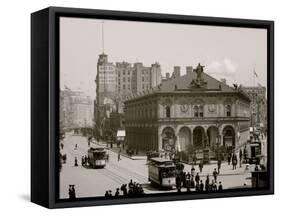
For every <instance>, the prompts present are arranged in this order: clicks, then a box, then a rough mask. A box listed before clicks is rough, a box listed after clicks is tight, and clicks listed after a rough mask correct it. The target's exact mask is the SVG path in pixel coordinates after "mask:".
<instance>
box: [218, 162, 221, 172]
mask: <svg viewBox="0 0 281 216" xmlns="http://www.w3.org/2000/svg"><path fill="white" fill-rule="evenodd" d="M220 170H221V160H220V159H219V160H218V174H220Z"/></svg>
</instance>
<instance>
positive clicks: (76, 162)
mask: <svg viewBox="0 0 281 216" xmlns="http://www.w3.org/2000/svg"><path fill="white" fill-rule="evenodd" d="M74 166H78V160H77V157H75V159H74Z"/></svg>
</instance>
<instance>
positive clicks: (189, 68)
mask: <svg viewBox="0 0 281 216" xmlns="http://www.w3.org/2000/svg"><path fill="white" fill-rule="evenodd" d="M185 70H186V74H189V73H192V72H193V67H192V66H186V67H185Z"/></svg>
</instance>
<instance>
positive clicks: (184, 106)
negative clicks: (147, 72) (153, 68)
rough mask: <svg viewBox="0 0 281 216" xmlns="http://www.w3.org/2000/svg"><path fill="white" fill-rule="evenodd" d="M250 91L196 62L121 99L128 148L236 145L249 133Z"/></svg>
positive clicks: (228, 147) (186, 148)
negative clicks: (223, 79) (226, 81)
mask: <svg viewBox="0 0 281 216" xmlns="http://www.w3.org/2000/svg"><path fill="white" fill-rule="evenodd" d="M250 103H251V100H250V98H249V96H248V95H247V94H246V93H245V92H243V90H242V89H241V87H236V88H232V87H230V86H228V85H226V84H225V83H223V82H220V81H218V80H216V79H215V78H213V77H211V76H210V75H208V74H207V73H205V72H204V71H203V66H201V65H200V64H199V65H198V66H197V68H196V69H194V70H191V71H190V70H189V71H187V73H186V74H185V75H183V76H180V75H177V76H174V77H173V78H170V79H168V80H167V81H165V82H163V83H162V84H160V85H158V86H157V87H155V88H152V89H150V90H147V91H144V92H143V93H139V94H137V95H135V96H134V97H131V98H129V99H128V100H126V101H125V122H126V123H125V128H126V139H127V145H128V147H129V148H132V149H137V150H143V151H148V150H167V151H171V150H176V151H179V152H188V151H191V149H193V150H200V149H204V148H209V149H210V150H211V151H212V150H213V151H215V149H216V148H218V147H221V146H223V147H224V148H225V149H226V151H232V150H234V149H238V148H240V147H241V146H243V144H245V143H246V142H247V139H248V138H249V123H250Z"/></svg>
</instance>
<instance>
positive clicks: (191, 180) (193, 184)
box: [190, 176, 195, 188]
mask: <svg viewBox="0 0 281 216" xmlns="http://www.w3.org/2000/svg"><path fill="white" fill-rule="evenodd" d="M190 188H195V182H194V177H193V176H191V179H190Z"/></svg>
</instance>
